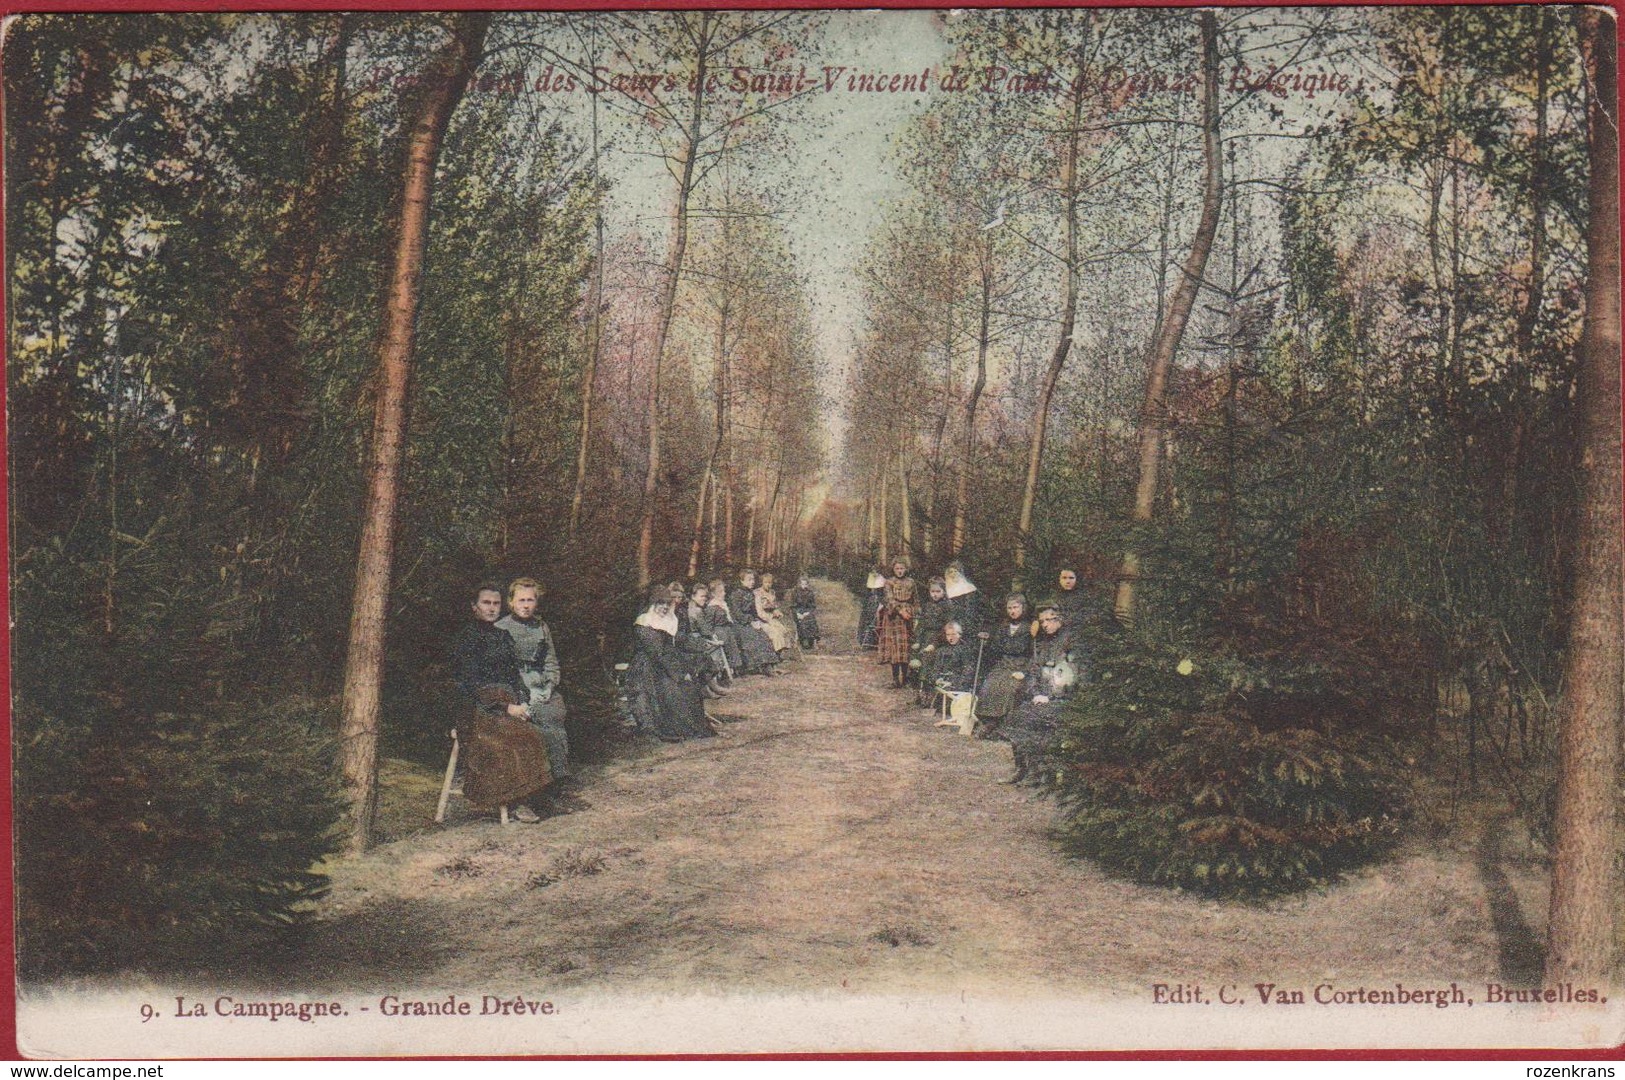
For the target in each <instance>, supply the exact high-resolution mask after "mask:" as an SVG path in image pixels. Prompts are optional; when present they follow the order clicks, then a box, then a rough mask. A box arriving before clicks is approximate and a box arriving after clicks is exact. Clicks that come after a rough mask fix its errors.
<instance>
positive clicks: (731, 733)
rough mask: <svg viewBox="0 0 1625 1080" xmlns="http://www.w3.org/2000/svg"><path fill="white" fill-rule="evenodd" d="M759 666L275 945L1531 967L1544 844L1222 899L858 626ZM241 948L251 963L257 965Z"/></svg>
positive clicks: (419, 974) (938, 981) (438, 835)
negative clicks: (683, 719)
mask: <svg viewBox="0 0 1625 1080" xmlns="http://www.w3.org/2000/svg"><path fill="white" fill-rule="evenodd" d="M819 600H820V618H821V621H822V623H823V626H824V630H825V633H826V634H827V638H826V640H825V643H824V645H823V646H822V649H821V651H820V652H819V653H817V654H815V655H809V656H808V657H807V658H806V659H804V660H802V661H800V662H799V663H795V664H791V665H789V668H790V673H789V674H788V675H787V676H785V677H782V678H774V679H763V678H749V679H741V680H740V681H739V683H738V685H737V689H736V690H735V691H734V692H733V693H732V694H730V695H729V696H728V697H727V698H725V699H724V700H722V701H719V702H713V703H711V704H712V706H713V711H714V712H717V713H719V714H726V715H728V716H732V717H737V718H738V722H736V723H730V724H728V725H726V728H727V736H726V737H723V738H717V739H711V740H701V741H696V742H689V743H683V744H679V745H671V746H667V745H661V744H654V743H650V744H647V745H643V744H640V745H639V748H638V749H637V750H635V751H634V752H633V753H631V754H630V755H629V756H625V757H622V758H620V759H618V760H616V761H613V762H611V763H609V764H608V765H605V766H603V767H601V768H598V769H595V770H591V771H590V772H589V776H588V779H587V782H586V783H585V785H584V786H583V788H582V791H581V798H582V800H583V801H584V802H585V803H586V804H588V805H587V806H586V807H585V808H583V809H581V810H579V811H578V812H575V813H572V814H568V815H564V816H559V817H554V818H551V819H549V820H547V821H544V822H543V823H541V824H539V825H510V826H508V827H506V828H503V827H501V826H498V825H497V824H495V823H494V822H493V821H491V820H490V819H489V818H485V817H479V816H470V815H467V814H466V813H465V814H463V815H462V816H461V818H460V819H459V820H454V821H453V822H451V823H449V824H448V826H447V827H445V828H440V829H435V830H431V831H425V832H422V833H419V834H417V835H415V836H411V837H408V838H406V839H403V840H400V841H397V842H395V843H391V844H388V845H384V846H383V847H381V848H379V849H377V850H375V851H374V852H372V853H370V854H369V855H367V856H366V857H364V858H361V859H356V860H350V861H346V862H343V863H340V864H338V866H337V867H336V868H335V871H334V887H333V891H332V895H331V897H330V899H329V900H328V901H327V902H326V903H325V905H324V908H323V910H322V912H321V913H320V922H319V923H318V924H317V925H316V926H315V927H314V928H313V929H312V932H311V933H309V934H308V935H306V936H304V938H303V939H302V944H301V945H299V946H298V947H297V949H296V950H295V954H294V955H285V956H283V957H282V958H281V960H282V962H278V963H275V964H274V965H273V966H274V968H276V969H277V970H275V971H270V972H268V971H265V970H263V969H261V970H260V971H259V972H257V973H255V974H257V975H259V976H260V977H261V978H265V979H267V980H268V981H272V982H283V981H284V980H287V981H288V982H292V981H293V980H294V979H297V984H298V985H300V986H302V987H305V988H312V989H313V988H316V987H330V988H333V989H335V990H347V989H361V988H377V987H380V986H388V987H408V986H415V987H424V988H436V989H439V990H441V991H446V990H456V989H462V988H468V989H474V990H478V989H480V988H484V987H488V986H491V985H493V984H495V983H501V984H502V985H506V986H513V987H540V988H545V989H546V990H547V991H548V992H549V993H554V994H558V993H567V992H569V991H570V990H572V989H573V990H577V991H588V990H591V991H602V992H611V993H613V992H622V991H626V992H633V991H636V992H649V993H672V992H675V993H685V992H719V991H721V992H726V991H742V990H757V991H768V992H775V991H787V992H797V993H833V994H841V993H844V992H853V993H867V994H909V993H916V992H918V993H927V994H953V993H961V992H967V991H971V992H977V993H993V994H1000V995H1003V994H1009V995H1012V996H1021V995H1025V994H1029V993H1031V994H1043V995H1046V996H1047V995H1054V994H1073V993H1089V994H1091V995H1101V996H1108V997H1113V998H1118V999H1120V1000H1137V1001H1149V1000H1150V997H1151V988H1152V985H1153V984H1154V983H1158V982H1194V981H1201V982H1204V983H1220V982H1228V983H1239V984H1241V985H1243V986H1247V987H1250V985H1251V984H1252V983H1253V982H1255V981H1260V980H1265V981H1271V982H1284V981H1287V980H1292V979H1302V980H1315V981H1319V980H1322V979H1326V980H1331V981H1334V982H1337V983H1339V984H1354V983H1364V984H1366V985H1371V984H1373V983H1376V984H1385V985H1392V982H1393V981H1394V980H1396V979H1409V980H1432V981H1433V982H1434V983H1437V981H1438V980H1440V979H1443V980H1444V981H1445V982H1448V981H1449V980H1452V979H1454V980H1459V981H1463V982H1468V981H1473V982H1483V981H1485V980H1496V979H1505V980H1507V981H1522V980H1524V979H1527V978H1529V977H1532V975H1533V974H1534V971H1533V968H1532V967H1531V964H1532V963H1533V960H1534V956H1533V953H1532V952H1531V951H1530V948H1529V946H1530V945H1531V944H1532V943H1533V942H1534V941H1535V940H1537V936H1538V933H1539V927H1538V923H1539V922H1540V921H1541V916H1542V914H1543V912H1544V910H1545V896H1544V891H1543V885H1542V882H1541V878H1540V875H1539V874H1538V873H1537V868H1536V867H1535V865H1534V864H1533V862H1529V861H1523V860H1514V859H1511V858H1510V857H1509V856H1508V855H1507V854H1506V853H1505V852H1503V851H1501V850H1500V844H1499V842H1498V841H1497V842H1496V843H1495V844H1494V845H1493V850H1487V849H1486V846H1485V844H1483V843H1479V844H1476V845H1475V846H1473V847H1466V846H1462V845H1456V846H1452V843H1451V842H1450V841H1449V840H1431V839H1430V840H1428V841H1427V842H1426V844H1425V845H1424V844H1423V843H1421V842H1418V843H1417V844H1415V845H1414V847H1413V848H1412V849H1410V850H1408V851H1406V852H1401V853H1400V854H1399V855H1397V856H1396V857H1395V858H1393V859H1392V860H1390V861H1389V862H1387V863H1385V864H1382V865H1380V866H1378V867H1374V868H1371V869H1369V870H1367V871H1365V872H1363V873H1361V874H1359V875H1356V876H1355V877H1353V878H1352V879H1351V880H1348V881H1346V882H1344V883H1342V884H1339V885H1337V886H1335V887H1333V888H1330V889H1327V890H1324V891H1321V892H1315V893H1311V894H1308V895H1304V896H1299V897H1295V898H1291V899H1287V900H1282V901H1277V902H1274V903H1270V904H1264V905H1245V904H1221V903H1217V902H1212V901H1207V900H1203V899H1199V898H1195V897H1190V896H1185V895H1180V894H1177V893H1173V892H1170V891H1168V890H1163V889H1154V888H1147V887H1142V886H1139V885H1134V884H1130V883H1125V882H1121V881H1116V880H1113V879H1111V878H1108V877H1107V876H1105V875H1104V874H1103V873H1101V872H1100V871H1099V870H1097V869H1096V868H1094V867H1093V866H1092V865H1090V864H1089V863H1087V862H1084V861H1079V860H1074V859H1070V858H1067V857H1066V856H1064V855H1062V854H1060V853H1059V852H1058V851H1057V850H1056V849H1055V847H1054V846H1053V844H1052V842H1051V840H1050V839H1049V833H1048V830H1049V827H1050V825H1051V822H1052V819H1053V807H1052V805H1051V804H1050V803H1048V802H1046V801H1045V800H1043V799H1039V798H1035V797H1034V796H1033V795H1032V793H1031V792H1029V791H1027V790H1023V789H1018V788H1011V787H1006V786H1003V785H1000V784H999V783H997V782H996V781H997V780H998V779H999V778H1000V777H1002V776H1004V775H1006V774H1007V773H1008V772H1009V770H1010V763H1011V758H1010V751H1009V748H1008V747H1006V746H1005V745H1003V744H1001V743H992V742H982V741H976V740H972V739H967V738H963V737H960V736H958V735H957V734H955V733H953V732H952V731H951V730H950V729H935V728H933V726H932V723H931V721H932V720H933V719H934V717H933V716H932V714H930V713H928V712H925V711H924V710H920V709H917V708H915V707H914V705H913V703H912V694H907V695H905V694H903V693H900V692H897V691H894V690H891V689H889V687H888V686H887V683H888V681H889V679H888V675H889V673H888V671H887V670H886V669H885V668H882V667H880V666H879V665H878V664H876V663H874V661H873V654H863V653H859V652H856V650H854V648H853V645H852V640H853V627H854V623H855V620H856V617H857V610H856V605H855V603H854V601H853V599H852V597H851V596H850V595H849V594H848V593H847V592H846V591H845V590H844V589H842V588H840V587H839V586H837V585H835V584H832V583H827V582H825V583H820V585H819ZM240 974H244V975H247V974H249V973H248V972H242V973H240Z"/></svg>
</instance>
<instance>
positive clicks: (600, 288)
mask: <svg viewBox="0 0 1625 1080" xmlns="http://www.w3.org/2000/svg"><path fill="white" fill-rule="evenodd" d="M592 166H593V173H594V175H596V174H597V171H598V95H597V94H594V95H592ZM593 218H594V221H593V254H592V323H591V327H592V329H591V330H590V331H589V335H590V336H589V338H588V345H587V363H586V365H585V366H584V367H583V368H582V369H581V426H580V430H579V432H578V434H577V436H576V483H575V490H574V492H573V493H572V494H571V496H570V531H569V536H570V539H572V540H574V539H575V535H576V530H577V529H579V528H580V527H581V504H582V500H583V499H584V497H585V496H586V492H587V451H588V448H589V447H590V446H591V445H592V396H593V389H594V383H595V381H596V380H597V378H598V360H599V358H600V357H601V356H602V355H603V351H604V208H603V206H602V205H599V206H597V207H596V208H595V209H594V211H593Z"/></svg>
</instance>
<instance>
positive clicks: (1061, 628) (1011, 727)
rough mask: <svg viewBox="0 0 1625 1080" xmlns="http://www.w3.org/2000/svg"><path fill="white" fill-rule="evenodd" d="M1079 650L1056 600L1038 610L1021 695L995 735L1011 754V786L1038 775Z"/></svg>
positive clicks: (1071, 684)
mask: <svg viewBox="0 0 1625 1080" xmlns="http://www.w3.org/2000/svg"><path fill="white" fill-rule="evenodd" d="M1082 660H1083V657H1082V650H1081V649H1079V648H1078V647H1077V645H1076V639H1075V637H1074V634H1073V631H1072V628H1071V627H1069V626H1067V625H1066V616H1065V613H1064V612H1063V610H1062V609H1061V606H1060V605H1059V604H1048V605H1045V606H1044V607H1042V608H1040V609H1039V611H1038V636H1037V637H1036V638H1034V639H1033V658H1032V663H1031V664H1030V665H1029V666H1028V669H1027V678H1026V679H1025V680H1024V681H1023V684H1022V685H1023V690H1024V691H1025V692H1024V693H1023V694H1022V695H1021V696H1022V697H1024V698H1025V700H1024V701H1022V702H1021V703H1020V704H1018V705H1017V706H1016V707H1015V710H1014V711H1013V712H1011V714H1010V716H1009V717H1008V718H1007V719H1006V720H1005V722H1004V723H1003V724H1000V725H999V735H1000V736H1001V737H1002V738H1003V739H1004V740H1005V741H1006V742H1008V743H1009V744H1010V749H1011V751H1012V752H1013V753H1014V754H1015V758H1016V771H1015V775H1013V776H1012V777H1010V779H1009V780H1008V781H1007V782H1008V783H1012V784H1016V783H1020V782H1021V781H1023V780H1026V779H1029V778H1031V777H1035V776H1037V775H1038V772H1039V769H1040V767H1041V761H1042V758H1043V756H1044V754H1045V753H1047V752H1048V750H1049V745H1050V743H1051V742H1052V741H1053V740H1054V738H1055V732H1056V729H1057V727H1058V726H1059V724H1060V720H1061V711H1062V708H1063V703H1064V702H1065V701H1066V699H1067V698H1069V697H1071V696H1072V691H1073V689H1074V688H1075V687H1076V685H1077V682H1078V676H1079V674H1080V671H1079V669H1080V668H1081V667H1082V666H1083V664H1082Z"/></svg>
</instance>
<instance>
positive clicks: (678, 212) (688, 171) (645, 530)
mask: <svg viewBox="0 0 1625 1080" xmlns="http://www.w3.org/2000/svg"><path fill="white" fill-rule="evenodd" d="M699 18H700V32H699V34H698V36H697V42H698V45H697V48H696V49H695V71H694V81H693V83H692V84H691V85H690V103H689V115H688V130H687V134H686V137H685V139H684V147H683V161H682V165H681V166H680V168H679V171H678V176H677V207H676V209H675V210H674V211H673V212H672V241H671V251H670V253H669V254H668V255H667V258H666V266H665V271H664V273H663V275H662V281H661V285H660V313H659V315H658V321H657V322H656V324H655V340H654V360H653V363H654V372H653V374H652V376H651V377H650V383H651V384H652V388H651V392H650V395H649V456H648V464H647V469H646V472H645V473H644V477H643V520H642V523H641V524H640V525H639V527H638V590H639V591H640V592H642V591H644V590H646V589H648V587H649V581H650V578H651V574H650V570H649V555H650V552H651V550H652V549H653V547H654V527H655V490H656V487H657V485H658V483H659V480H660V367H661V363H662V362H663V360H664V359H665V355H666V338H667V336H668V335H669V333H670V331H671V321H672V315H673V313H674V311H675V309H676V307H677V282H678V279H679V278H681V276H682V273H683V255H684V253H685V252H687V250H688V200H689V196H690V195H692V194H693V192H694V162H695V160H696V158H697V157H698V156H699V152H700V138H701V136H702V134H703V133H702V132H701V130H700V120H701V118H702V117H703V116H704V111H705V90H706V85H705V84H706V81H707V80H708V79H709V78H710V72H709V71H708V70H707V65H708V62H709V60H710V51H709V44H710V27H711V22H712V20H713V19H714V18H715V15H714V14H713V13H712V12H709V11H703V12H701V13H700V16H699Z"/></svg>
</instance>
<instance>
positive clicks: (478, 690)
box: [452, 585, 553, 822]
mask: <svg viewBox="0 0 1625 1080" xmlns="http://www.w3.org/2000/svg"><path fill="white" fill-rule="evenodd" d="M469 613H470V614H471V615H472V618H471V619H470V620H469V621H468V622H467V623H465V624H464V626H463V628H462V632H461V633H459V634H458V636H457V639H456V641H455V642H453V644H452V670H453V671H454V672H455V675H456V680H457V691H458V696H459V697H460V698H461V700H462V703H463V709H462V710H461V715H460V716H459V717H458V719H456V720H454V721H453V724H454V727H453V732H452V733H453V735H454V736H456V737H457V739H458V742H459V744H460V745H461V746H462V748H463V750H464V753H463V755H462V756H463V763H464V767H465V768H466V769H467V773H468V775H467V779H466V781H465V783H464V795H465V796H466V798H467V799H468V801H469V803H470V804H471V805H473V806H476V807H478V808H480V809H495V808H497V807H499V806H506V805H509V804H513V805H514V816H515V817H516V818H517V819H518V820H520V821H523V822H536V821H540V820H541V815H539V814H537V813H536V811H535V809H534V808H533V807H531V806H529V805H526V804H527V803H528V802H530V801H531V800H532V799H534V798H536V797H538V796H539V795H540V793H541V790H542V788H544V787H546V786H547V785H548V784H549V783H551V782H552V779H553V777H552V770H551V768H550V767H549V763H548V760H547V749H546V746H545V745H544V744H543V742H542V737H541V735H540V734H539V733H538V732H537V731H536V730H535V729H534V728H533V727H531V726H530V724H529V723H528V721H529V720H530V706H529V705H528V704H526V703H528V702H529V701H530V690H529V688H528V687H527V686H526V685H525V680H524V676H523V674H522V673H521V671H520V667H519V659H518V657H517V656H516V655H515V653H514V647H513V638H511V637H509V636H508V633H507V631H505V630H502V629H499V628H498V627H497V620H498V619H500V618H501V617H502V591H501V590H500V589H498V588H497V587H496V586H495V585H480V586H479V587H477V588H476V589H475V590H474V593H473V595H472V597H471V598H470V604H469Z"/></svg>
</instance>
